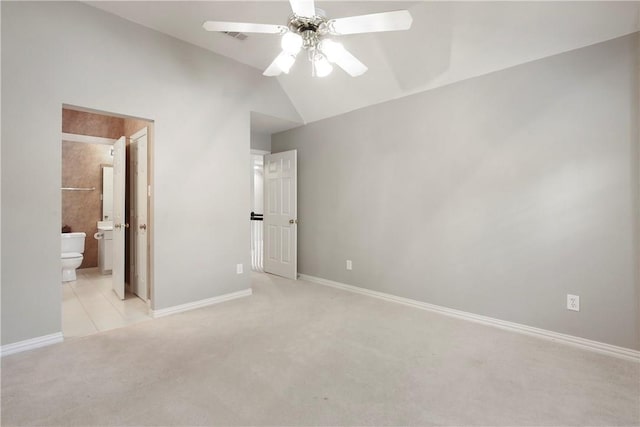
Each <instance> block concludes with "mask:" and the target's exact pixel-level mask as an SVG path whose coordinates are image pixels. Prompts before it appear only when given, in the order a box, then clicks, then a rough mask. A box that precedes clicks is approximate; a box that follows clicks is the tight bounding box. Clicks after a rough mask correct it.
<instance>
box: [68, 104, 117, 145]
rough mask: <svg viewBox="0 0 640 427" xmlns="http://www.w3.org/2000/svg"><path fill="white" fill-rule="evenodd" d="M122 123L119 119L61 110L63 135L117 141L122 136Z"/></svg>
mask: <svg viewBox="0 0 640 427" xmlns="http://www.w3.org/2000/svg"><path fill="white" fill-rule="evenodd" d="M124 121H125V119H123V118H121V117H111V116H104V115H102V114H95V113H86V112H84V111H75V110H68V109H66V108H63V109H62V132H65V133H75V134H78V135H90V136H101V137H103V138H114V139H117V138H120V137H121V136H122V135H124Z"/></svg>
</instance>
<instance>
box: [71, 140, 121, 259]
mask: <svg viewBox="0 0 640 427" xmlns="http://www.w3.org/2000/svg"><path fill="white" fill-rule="evenodd" d="M111 148H112V147H111V146H110V145H101V144H84V143H81V142H66V141H65V142H63V143H62V186H63V187H83V188H91V187H95V190H93V191H62V225H68V226H70V227H71V230H72V231H83V232H85V233H87V238H86V240H85V250H84V259H83V260H82V265H81V266H80V268H88V267H97V266H98V241H97V240H96V239H94V238H93V234H94V233H96V232H97V231H98V228H97V222H98V221H100V219H101V217H102V201H101V200H100V193H101V192H102V168H101V166H102V165H111V164H113V157H112V156H111V154H110V151H111Z"/></svg>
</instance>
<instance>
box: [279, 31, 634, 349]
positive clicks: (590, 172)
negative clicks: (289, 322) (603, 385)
mask: <svg viewBox="0 0 640 427" xmlns="http://www.w3.org/2000/svg"><path fill="white" fill-rule="evenodd" d="M638 93H639V91H638V35H637V34H634V35H632V36H628V37H624V38H620V39H615V40H613V41H609V42H606V43H602V44H598V45H594V46H590V47H587V48H584V49H580V50H576V51H572V52H569V53H565V54H561V55H558V56H554V57H550V58H546V59H543V60H539V61H536V62H532V63H528V64H525V65H521V66H518V67H514V68H511V69H507V70H504V71H500V72H496V73H493V74H490V75H486V76H483V77H478V78H474V79H470V80H467V81H464V82H460V83H457V84H453V85H450V86H447V87H443V88H440V89H436V90H431V91H428V92H424V93H421V94H418V95H414V96H411V97H406V98H402V99H398V100H395V101H391V102H387V103H384V104H380V105H376V106H373V107H369V108H365V109H361V110H358V111H354V112H351V113H348V114H344V115H341V116H338V117H335V118H331V119H326V120H323V121H320V122H316V123H312V124H310V125H307V126H304V127H300V128H297V129H294V130H290V131H287V132H284V133H279V134H276V135H273V137H272V144H273V152H279V151H284V150H289V149H294V148H295V149H297V150H298V162H299V172H298V177H299V178H298V179H299V202H298V207H299V211H298V212H299V221H300V225H299V258H298V259H299V271H300V272H302V273H306V274H310V275H314V276H319V277H322V278H326V279H330V280H335V281H340V282H343V283H348V284H352V285H356V286H361V287H365V288H369V289H373V290H377V291H382V292H387V293H390V294H394V295H399V296H403V297H408V298H413V299H417V300H421V301H426V302H429V303H433V304H438V305H442V306H446V307H452V308H455V309H460V310H464V311H468V312H472V313H477V314H481V315H487V316H491V317H494V318H498V319H504V320H508V321H513V322H518V323H522V324H526V325H531V326H535V327H540V328H544V329H549V330H553V331H558V332H562V333H567V334H571V335H575V336H580V337H585V338H589V339H594V340H597V341H601V342H606V343H610V344H614V345H620V346H624V347H628V348H633V349H640V342H639V331H638V329H639V324H640V319H639V309H638V305H639V285H638V283H639V280H638V255H639V253H638V252H639V251H638V213H639V212H638V181H639V180H638ZM346 259H351V260H353V271H346V269H345V260H346ZM567 293H572V294H577V295H579V296H580V297H581V306H582V307H581V309H582V310H581V311H580V312H578V313H576V312H571V311H568V310H566V309H565V305H566V294H567Z"/></svg>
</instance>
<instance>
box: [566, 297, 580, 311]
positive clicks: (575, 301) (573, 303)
mask: <svg viewBox="0 0 640 427" xmlns="http://www.w3.org/2000/svg"><path fill="white" fill-rule="evenodd" d="M567 310H573V311H580V297H579V296H578V295H571V294H567Z"/></svg>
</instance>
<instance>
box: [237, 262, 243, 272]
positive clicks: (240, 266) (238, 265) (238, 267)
mask: <svg viewBox="0 0 640 427" xmlns="http://www.w3.org/2000/svg"><path fill="white" fill-rule="evenodd" d="M236 273H238V274H242V264H236Z"/></svg>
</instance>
